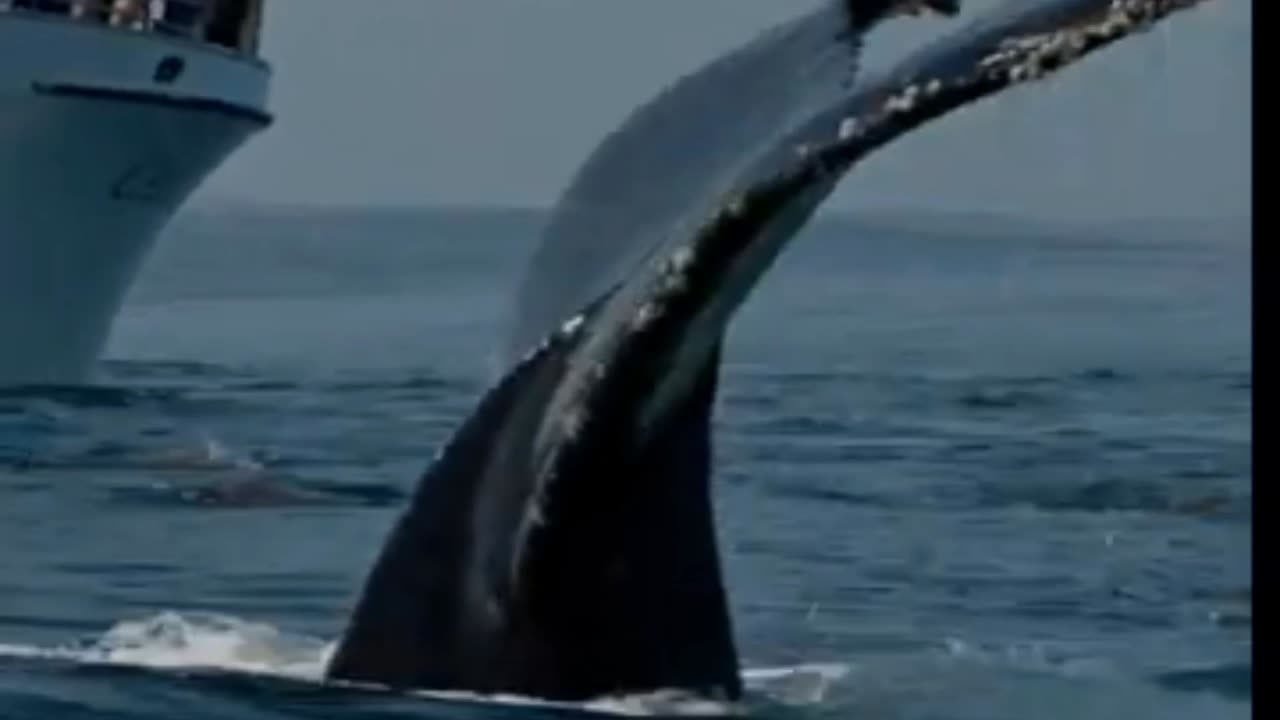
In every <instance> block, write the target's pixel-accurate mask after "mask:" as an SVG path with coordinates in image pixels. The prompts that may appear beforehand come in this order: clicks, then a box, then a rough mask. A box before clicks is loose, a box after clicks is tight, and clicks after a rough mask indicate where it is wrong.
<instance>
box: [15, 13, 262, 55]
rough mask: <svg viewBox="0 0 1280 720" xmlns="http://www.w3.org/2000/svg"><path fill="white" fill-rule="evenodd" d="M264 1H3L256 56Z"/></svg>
mask: <svg viewBox="0 0 1280 720" xmlns="http://www.w3.org/2000/svg"><path fill="white" fill-rule="evenodd" d="M262 3H263V0H0V14H3V13H5V12H15V13H31V14H39V15H53V16H61V17H67V18H71V19H73V20H76V21H80V22H94V23H100V24H102V25H106V26H110V27H115V28H121V29H126V30H133V31H137V32H145V33H155V34H157V35H165V36H169V37H178V38H183V39H187V40H192V41H195V42H199V43H204V44H211V45H218V46H221V47H223V48H226V49H228V50H232V51H235V52H237V53H243V54H246V55H253V56H256V55H257V53H258V43H259V40H260V37H259V36H260V34H261V24H262Z"/></svg>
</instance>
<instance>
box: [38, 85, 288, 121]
mask: <svg viewBox="0 0 1280 720" xmlns="http://www.w3.org/2000/svg"><path fill="white" fill-rule="evenodd" d="M31 89H32V90H34V91H35V92H36V93H37V94H40V95H49V96H54V97H74V98H85V99H89V100H108V101H113V102H123V103H134V104H139V105H154V106H157V107H166V108H171V109H174V110H184V111H188V112H206V113H214V114H218V115H223V116H226V117H230V118H233V119H236V120H247V121H249V122H251V123H253V124H255V125H259V126H261V127H267V126H268V125H271V123H273V122H274V121H275V118H274V117H272V116H271V114H270V113H267V112H264V111H262V110H259V109H257V108H253V107H249V106H247V105H240V104H238V103H233V102H227V101H225V100H217V99H214V98H202V97H184V96H180V95H171V94H168V93H162V92H154V91H148V90H119V89H116V88H104V87H94V86H92V85H71V84H66V83H32V85H31Z"/></svg>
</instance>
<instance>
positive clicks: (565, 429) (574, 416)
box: [560, 403, 587, 440]
mask: <svg viewBox="0 0 1280 720" xmlns="http://www.w3.org/2000/svg"><path fill="white" fill-rule="evenodd" d="M586 415H587V412H586V410H585V409H584V408H583V407H582V405H580V404H577V403H575V404H574V405H573V407H570V408H568V409H566V410H565V411H564V412H563V413H562V414H561V415H560V432H561V433H563V434H564V437H565V438H566V439H568V440H573V439H574V438H576V437H578V435H579V434H581V433H582V428H583V427H585V426H586V424H587V418H586Z"/></svg>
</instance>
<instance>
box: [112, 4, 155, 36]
mask: <svg viewBox="0 0 1280 720" xmlns="http://www.w3.org/2000/svg"><path fill="white" fill-rule="evenodd" d="M149 10H150V3H149V2H147V0H115V1H114V2H113V3H112V4H111V24H112V25H114V26H116V27H127V28H134V29H141V28H142V27H143V25H145V24H146V20H147V16H148V15H149V14H150V13H149Z"/></svg>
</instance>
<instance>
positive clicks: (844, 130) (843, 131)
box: [838, 117, 862, 142]
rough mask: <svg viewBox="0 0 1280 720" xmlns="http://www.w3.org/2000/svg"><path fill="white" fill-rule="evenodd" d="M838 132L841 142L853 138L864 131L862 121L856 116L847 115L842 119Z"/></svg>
mask: <svg viewBox="0 0 1280 720" xmlns="http://www.w3.org/2000/svg"><path fill="white" fill-rule="evenodd" d="M838 133H839V137H840V141H841V142H847V141H849V140H852V139H853V138H854V137H856V136H858V135H860V134H861V133H862V121H861V120H859V119H858V118H856V117H847V118H845V119H844V120H841V121H840V130H839V131H838Z"/></svg>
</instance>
